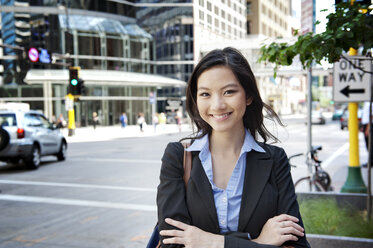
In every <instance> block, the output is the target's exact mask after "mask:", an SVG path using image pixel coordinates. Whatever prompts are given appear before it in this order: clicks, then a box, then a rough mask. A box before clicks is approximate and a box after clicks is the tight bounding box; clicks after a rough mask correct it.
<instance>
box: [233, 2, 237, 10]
mask: <svg viewBox="0 0 373 248" xmlns="http://www.w3.org/2000/svg"><path fill="white" fill-rule="evenodd" d="M233 10H234V11H236V10H237V6H236V3H233Z"/></svg>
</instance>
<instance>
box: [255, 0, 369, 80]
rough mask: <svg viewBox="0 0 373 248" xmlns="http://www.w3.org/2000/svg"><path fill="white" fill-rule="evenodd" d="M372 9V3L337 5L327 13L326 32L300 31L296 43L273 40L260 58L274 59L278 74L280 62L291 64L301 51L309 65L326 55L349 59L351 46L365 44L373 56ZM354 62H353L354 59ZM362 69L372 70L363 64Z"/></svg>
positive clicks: (331, 58)
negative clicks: (346, 54)
mask: <svg viewBox="0 0 373 248" xmlns="http://www.w3.org/2000/svg"><path fill="white" fill-rule="evenodd" d="M323 11H326V10H323ZM371 12H372V8H369V6H362V5H359V4H354V5H351V4H349V3H340V4H338V5H336V9H335V12H334V13H331V14H329V15H328V16H327V19H328V22H327V25H326V30H325V32H323V33H320V34H314V33H312V32H309V33H306V34H304V35H300V36H299V37H298V39H297V41H296V42H295V43H294V44H288V43H276V42H272V43H271V44H269V45H263V46H262V47H261V49H260V57H259V62H265V63H273V64H274V65H275V68H274V71H275V72H274V73H275V76H276V71H277V69H278V66H280V65H283V66H287V65H291V64H292V63H293V59H294V57H295V56H297V55H299V59H300V62H301V63H302V65H303V67H304V68H309V67H310V66H311V64H312V63H313V62H315V63H318V64H320V63H321V61H322V60H324V59H325V60H327V61H328V62H329V63H334V62H336V61H338V60H339V59H340V58H341V57H343V58H345V59H348V58H346V56H345V53H346V52H348V50H349V49H350V47H352V48H354V49H358V48H360V47H362V48H363V49H362V54H363V55H366V56H370V57H371V54H370V49H371V48H372V47H373V16H372V15H370V14H371ZM316 24H317V23H316ZM295 35H297V32H296V33H295ZM350 63H351V64H352V62H351V61H350ZM355 67H356V66H355ZM357 68H359V67H357ZM359 69H360V70H362V71H364V72H366V73H372V72H370V71H365V70H364V69H363V68H359Z"/></svg>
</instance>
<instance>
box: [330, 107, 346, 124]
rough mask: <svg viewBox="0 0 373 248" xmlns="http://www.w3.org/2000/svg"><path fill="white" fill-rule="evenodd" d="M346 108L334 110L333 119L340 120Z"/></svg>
mask: <svg viewBox="0 0 373 248" xmlns="http://www.w3.org/2000/svg"><path fill="white" fill-rule="evenodd" d="M343 112H344V109H337V110H335V111H334V112H333V116H332V121H335V120H340V119H341V117H342V115H343Z"/></svg>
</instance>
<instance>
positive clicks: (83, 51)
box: [0, 0, 186, 126]
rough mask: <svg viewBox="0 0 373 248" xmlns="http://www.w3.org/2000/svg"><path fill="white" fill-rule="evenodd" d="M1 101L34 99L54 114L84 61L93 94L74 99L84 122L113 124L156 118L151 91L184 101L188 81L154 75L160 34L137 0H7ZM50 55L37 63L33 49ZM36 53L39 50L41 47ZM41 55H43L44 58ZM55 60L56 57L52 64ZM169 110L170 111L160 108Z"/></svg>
mask: <svg viewBox="0 0 373 248" xmlns="http://www.w3.org/2000/svg"><path fill="white" fill-rule="evenodd" d="M0 3H1V18H0V19H1V21H0V23H1V26H0V28H1V35H0V37H1V40H0V41H1V42H2V47H3V49H1V48H0V51H1V53H0V61H1V65H2V66H1V67H0V70H1V71H0V73H1V79H2V80H1V87H0V101H1V102H15V101H17V102H27V103H29V104H30V105H31V108H32V109H39V110H42V111H43V112H44V113H45V114H46V115H47V116H48V117H50V118H51V117H52V115H55V116H58V115H59V114H60V113H63V114H64V115H65V117H66V110H65V96H66V94H67V84H68V78H69V73H68V69H67V68H68V65H71V66H80V67H81V70H80V77H81V78H82V79H83V80H84V84H85V88H86V93H85V94H84V95H82V96H81V97H80V100H79V101H77V102H75V103H74V109H75V112H76V123H77V126H87V125H90V124H91V123H92V113H93V112H97V113H98V115H99V118H100V123H101V124H103V125H113V124H116V123H118V122H119V119H118V118H119V116H120V114H121V113H122V112H126V113H127V115H128V118H129V123H130V124H135V123H136V117H137V114H138V113H139V112H144V113H145V116H146V118H147V122H148V123H151V117H152V107H151V104H150V102H149V99H150V95H154V93H155V92H157V90H162V89H165V91H167V92H172V93H171V94H169V95H167V96H166V95H164V96H158V98H157V99H158V100H159V101H167V99H168V97H172V99H173V100H174V99H178V100H180V99H181V94H180V93H175V94H173V93H174V92H181V91H182V90H181V89H183V88H184V87H185V85H186V84H185V82H183V81H181V80H176V79H171V78H167V77H162V76H157V75H154V74H155V73H157V71H156V67H157V62H156V61H154V60H153V57H152V54H151V53H152V49H153V46H154V39H153V37H152V35H151V34H149V33H148V32H146V31H145V30H144V29H143V28H141V27H140V26H139V25H138V24H137V21H136V10H137V7H136V6H135V1H123V3H121V2H120V1H110V0H107V1H101V0H100V1H78V0H65V1H62V0H44V1H43V0H29V1H28V0H17V1H15V0H0ZM31 47H33V48H36V50H39V51H44V52H45V53H46V54H47V58H48V59H47V60H44V62H43V61H42V60H41V59H39V60H35V61H36V62H31V59H30V57H28V51H29V48H31ZM34 51H35V50H34ZM40 58H41V57H40ZM49 62H50V63H49ZM161 110H165V109H161Z"/></svg>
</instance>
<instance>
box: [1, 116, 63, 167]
mask: <svg viewBox="0 0 373 248" xmlns="http://www.w3.org/2000/svg"><path fill="white" fill-rule="evenodd" d="M66 150H67V142H66V139H65V138H64V136H63V135H62V133H61V132H60V130H59V129H58V128H57V127H56V125H55V124H52V123H50V122H49V121H48V120H47V118H46V117H45V116H44V115H43V114H41V113H40V112H38V111H33V110H29V111H21V110H0V161H5V162H10V163H18V162H19V161H20V160H22V161H23V162H24V163H25V165H26V166H27V167H28V168H30V169H36V168H38V167H39V165H40V158H41V156H46V155H55V156H56V157H57V159H58V160H59V161H62V160H65V158H66Z"/></svg>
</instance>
